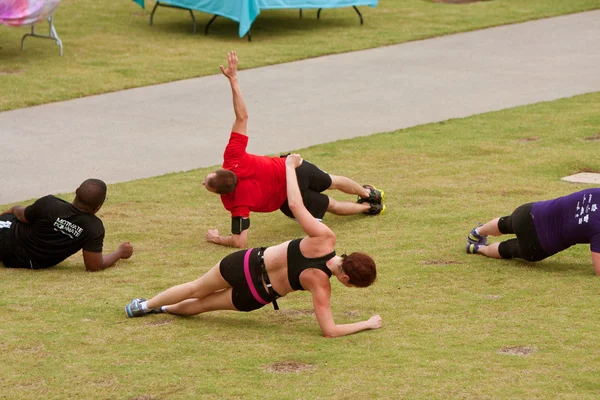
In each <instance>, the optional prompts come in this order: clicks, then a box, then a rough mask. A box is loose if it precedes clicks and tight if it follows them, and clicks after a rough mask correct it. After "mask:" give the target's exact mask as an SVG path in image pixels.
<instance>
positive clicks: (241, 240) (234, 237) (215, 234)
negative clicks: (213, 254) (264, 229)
mask: <svg viewBox="0 0 600 400" xmlns="http://www.w3.org/2000/svg"><path fill="white" fill-rule="evenodd" d="M206 241H207V242H209V243H215V244H220V245H222V246H229V247H237V248H245V247H246V244H247V242H248V229H244V230H243V231H242V232H240V233H239V234H235V233H232V234H231V236H221V235H219V231H218V230H217V229H210V230H209V231H208V232H206Z"/></svg>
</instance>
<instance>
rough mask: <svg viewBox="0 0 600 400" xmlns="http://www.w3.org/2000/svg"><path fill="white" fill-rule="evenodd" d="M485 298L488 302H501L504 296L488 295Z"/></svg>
mask: <svg viewBox="0 0 600 400" xmlns="http://www.w3.org/2000/svg"><path fill="white" fill-rule="evenodd" d="M485 298H486V299H488V300H500V299H501V298H502V296H500V295H497V294H488V295H487V296H485Z"/></svg>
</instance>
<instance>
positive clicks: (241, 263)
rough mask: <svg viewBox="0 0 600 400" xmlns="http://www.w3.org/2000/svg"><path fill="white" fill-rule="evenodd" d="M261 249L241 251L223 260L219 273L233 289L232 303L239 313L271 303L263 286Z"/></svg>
mask: <svg viewBox="0 0 600 400" xmlns="http://www.w3.org/2000/svg"><path fill="white" fill-rule="evenodd" d="M259 250H260V249H248V250H240V251H236V252H235V253H231V254H230V255H228V256H227V257H225V258H224V259H222V260H221V263H220V264H219V271H220V272H221V276H223V279H225V280H226V281H227V283H229V284H230V285H231V287H232V289H233V290H232V293H231V301H232V303H233V306H234V307H235V308H236V309H238V310H239V311H252V310H257V309H259V308H261V307H263V306H265V305H266V304H269V303H270V302H271V300H270V296H269V294H268V293H267V290H266V289H265V287H264V285H263V280H262V267H261V263H260V261H259V259H258V251H259Z"/></svg>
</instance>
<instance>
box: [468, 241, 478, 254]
mask: <svg viewBox="0 0 600 400" xmlns="http://www.w3.org/2000/svg"><path fill="white" fill-rule="evenodd" d="M479 246H481V245H479V244H477V243H469V242H467V247H466V251H467V254H478V253H479Z"/></svg>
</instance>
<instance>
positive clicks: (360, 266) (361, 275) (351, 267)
mask: <svg viewBox="0 0 600 400" xmlns="http://www.w3.org/2000/svg"><path fill="white" fill-rule="evenodd" d="M342 258H343V259H344V261H342V270H343V271H344V272H345V273H346V275H348V277H349V278H350V281H349V283H350V284H351V285H354V286H357V287H367V286H370V285H371V284H372V283H373V282H375V279H377V268H376V266H375V261H373V259H372V258H371V257H370V256H369V255H367V254H365V253H352V254H350V255H349V256H346V255H342Z"/></svg>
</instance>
